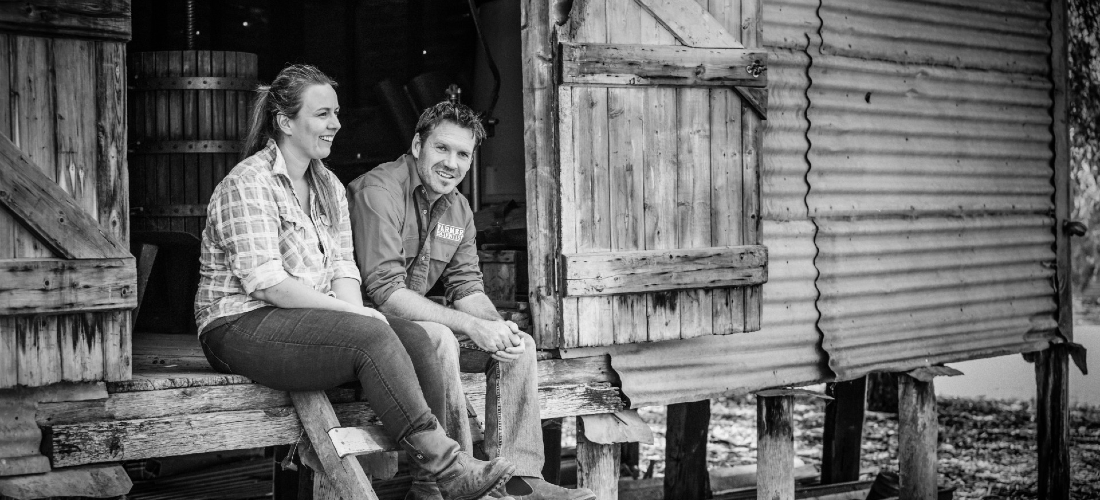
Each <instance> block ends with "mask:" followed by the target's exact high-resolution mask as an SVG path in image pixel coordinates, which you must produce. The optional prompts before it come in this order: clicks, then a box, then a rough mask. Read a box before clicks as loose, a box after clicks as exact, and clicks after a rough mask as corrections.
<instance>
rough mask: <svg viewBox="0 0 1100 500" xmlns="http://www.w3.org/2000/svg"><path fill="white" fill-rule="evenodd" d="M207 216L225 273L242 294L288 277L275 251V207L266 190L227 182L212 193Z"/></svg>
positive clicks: (277, 219) (277, 226)
mask: <svg viewBox="0 0 1100 500" xmlns="http://www.w3.org/2000/svg"><path fill="white" fill-rule="evenodd" d="M209 216H210V217H212V218H213V219H214V221H213V225H212V228H213V231H214V236H215V238H216V240H217V241H218V242H219V243H218V246H219V247H221V249H222V250H223V251H224V252H225V257H226V262H227V263H228V266H229V271H230V272H231V273H233V275H234V276H236V277H237V279H239V280H240V281H241V286H242V287H243V288H244V292H245V293H246V294H251V293H252V292H255V291H256V290H263V289H265V288H268V287H271V286H274V285H277V284H279V283H281V282H282V281H283V280H285V279H287V278H288V277H289V276H290V275H289V274H287V272H286V270H285V269H283V260H282V253H281V252H280V250H279V206H278V204H277V203H276V202H275V197H274V195H273V194H272V192H271V190H270V188H269V187H266V186H264V185H262V184H250V183H246V182H242V181H240V180H239V179H232V180H229V179H227V181H226V182H223V183H222V184H221V185H220V186H219V188H218V190H217V192H215V193H214V198H213V200H212V201H211V203H210V215H209Z"/></svg>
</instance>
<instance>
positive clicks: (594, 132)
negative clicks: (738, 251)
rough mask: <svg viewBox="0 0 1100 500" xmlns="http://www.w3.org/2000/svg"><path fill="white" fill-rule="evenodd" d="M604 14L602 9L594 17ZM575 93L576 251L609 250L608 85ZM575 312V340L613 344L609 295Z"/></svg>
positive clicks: (581, 302) (583, 301)
mask: <svg viewBox="0 0 1100 500" xmlns="http://www.w3.org/2000/svg"><path fill="white" fill-rule="evenodd" d="M593 3H595V2H593ZM601 14H602V12H601ZM602 18H603V16H602V15H601V16H598V17H596V19H602ZM573 95H574V99H575V101H574V103H573V106H575V107H576V109H575V112H574V115H575V117H576V122H575V125H574V126H575V128H574V141H573V142H574V163H573V164H574V167H575V168H576V175H575V179H574V182H575V190H576V191H577V194H576V196H575V199H574V202H575V203H576V205H575V206H576V214H577V215H576V217H577V251H578V252H586V251H604V252H606V251H608V250H610V249H611V227H610V225H611V214H610V209H611V207H610V186H609V177H608V176H609V173H608V144H607V141H608V130H607V89H604V88H574V89H573ZM565 206H567V205H563V207H565ZM564 238H565V237H564V235H563V240H564ZM577 317H578V323H577V326H578V328H579V331H578V333H577V339H578V343H577V344H575V345H577V346H596V345H610V344H612V343H613V342H614V334H615V327H614V318H613V317H612V313H611V299H610V298H608V297H584V298H580V299H578V300H577Z"/></svg>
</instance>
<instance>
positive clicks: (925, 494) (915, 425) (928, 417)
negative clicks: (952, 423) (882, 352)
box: [898, 374, 939, 500]
mask: <svg viewBox="0 0 1100 500" xmlns="http://www.w3.org/2000/svg"><path fill="white" fill-rule="evenodd" d="M938 429H939V427H938V425H937V422H936V394H935V390H934V388H933V385H932V380H931V378H929V379H928V381H922V380H919V379H918V378H915V377H914V376H912V375H910V374H902V375H901V376H899V377H898V469H899V483H900V484H899V487H900V497H899V498H901V500H935V499H936V437H937V434H938Z"/></svg>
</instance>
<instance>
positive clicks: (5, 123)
mask: <svg viewBox="0 0 1100 500" xmlns="http://www.w3.org/2000/svg"><path fill="white" fill-rule="evenodd" d="M14 38H15V37H14V36H10V35H6V34H3V33H0V68H2V70H0V74H2V75H4V76H2V77H0V136H4V137H7V138H9V139H11V140H12V141H13V142H15V138H14V137H13V136H12V112H11V108H12V98H11V96H12V93H11V85H12V76H13V75H14V74H15V68H14V60H13V58H12V57H11V49H12V40H13V39H14ZM18 227H19V223H18V222H16V221H15V218H14V216H12V214H11V212H9V211H8V210H7V209H5V208H2V207H0V259H11V258H13V257H15V234H16V233H15V231H16V229H17V228H18ZM2 377H3V375H2V374H0V387H3V378H2Z"/></svg>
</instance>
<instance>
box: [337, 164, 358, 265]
mask: <svg viewBox="0 0 1100 500" xmlns="http://www.w3.org/2000/svg"><path fill="white" fill-rule="evenodd" d="M332 177H333V178H335V177H336V176H335V175H333V176H332ZM339 182H340V181H339V180H337V181H336V185H335V186H333V190H334V191H335V192H336V200H337V202H338V203H337V204H338V205H339V208H340V223H339V224H338V227H337V228H336V229H337V231H338V232H339V235H338V239H339V241H338V242H337V244H338V245H339V246H340V248H339V249H338V250H337V251H336V259H335V263H334V264H335V265H334V266H333V267H334V270H333V276H332V279H334V280H335V279H340V278H351V279H353V280H355V281H358V282H360V283H362V282H363V278H362V276H360V274H359V266H357V265H356V264H355V248H354V241H353V239H352V233H351V216H350V214H349V210H348V197H347V195H346V194H345V193H344V187H343V186H342V185H340V183H339Z"/></svg>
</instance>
